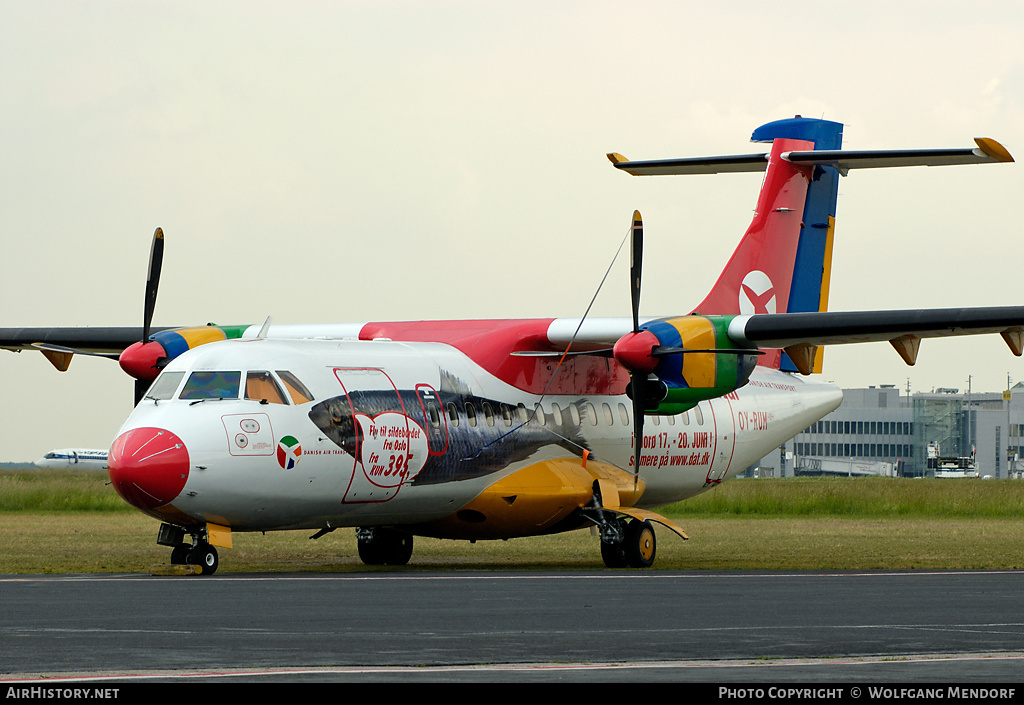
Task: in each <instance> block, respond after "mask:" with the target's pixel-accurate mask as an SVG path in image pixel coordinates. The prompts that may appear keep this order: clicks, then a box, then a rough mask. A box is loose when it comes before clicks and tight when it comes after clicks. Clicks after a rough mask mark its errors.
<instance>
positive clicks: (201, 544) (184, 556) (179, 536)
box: [156, 524, 220, 575]
mask: <svg viewBox="0 0 1024 705" xmlns="http://www.w3.org/2000/svg"><path fill="white" fill-rule="evenodd" d="M156 542H157V543H158V544H160V545H161V546H171V547H172V548H171V565H194V566H197V567H199V568H201V574H202V575H213V574H214V573H216V572H217V566H219V565H220V558H219V557H218V555H217V549H216V548H214V547H213V546H211V545H210V544H209V543H208V542H207V541H206V530H205V529H197V530H195V531H193V532H192V543H191V544H188V543H185V530H184V529H182V528H181V527H180V526H173V525H171V524H161V525H160V532H159V533H158V534H157V539H156Z"/></svg>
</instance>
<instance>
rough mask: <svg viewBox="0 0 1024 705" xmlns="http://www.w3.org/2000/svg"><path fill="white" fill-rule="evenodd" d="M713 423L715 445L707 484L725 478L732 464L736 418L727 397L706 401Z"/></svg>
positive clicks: (715, 482)
mask: <svg viewBox="0 0 1024 705" xmlns="http://www.w3.org/2000/svg"><path fill="white" fill-rule="evenodd" d="M708 408H709V409H710V410H711V417H712V419H713V420H714V424H715V433H714V438H715V447H714V449H713V451H712V454H711V467H709V468H708V476H707V479H706V480H705V482H706V483H707V484H717V483H719V482H721V481H722V480H723V479H725V474H726V473H727V472H729V466H730V465H732V456H733V451H735V450H736V420H735V418H734V416H733V411H732V403H731V402H730V401H729V399H712V400H711V401H709V402H708Z"/></svg>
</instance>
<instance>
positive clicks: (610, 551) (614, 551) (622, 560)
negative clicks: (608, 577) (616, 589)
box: [601, 541, 629, 568]
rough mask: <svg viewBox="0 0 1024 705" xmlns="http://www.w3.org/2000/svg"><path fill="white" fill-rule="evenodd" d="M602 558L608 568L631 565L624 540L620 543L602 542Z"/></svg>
mask: <svg viewBox="0 0 1024 705" xmlns="http://www.w3.org/2000/svg"><path fill="white" fill-rule="evenodd" d="M601 558H602V559H603V560H604V564H605V566H606V567H608V568H625V567H626V566H628V565H629V560H627V558H626V547H625V545H624V542H623V541H619V542H618V543H605V542H604V541H602V542H601Z"/></svg>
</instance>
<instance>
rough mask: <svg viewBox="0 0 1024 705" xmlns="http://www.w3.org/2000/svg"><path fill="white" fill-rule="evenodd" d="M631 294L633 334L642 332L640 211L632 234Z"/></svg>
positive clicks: (642, 229)
mask: <svg viewBox="0 0 1024 705" xmlns="http://www.w3.org/2000/svg"><path fill="white" fill-rule="evenodd" d="M630 235H631V237H630V240H631V248H630V257H629V294H630V298H631V300H632V304H633V332H634V333H636V332H637V331H639V330H640V279H641V275H642V270H643V260H644V223H643V220H642V219H641V218H640V211H633V228H632V231H631V233H630Z"/></svg>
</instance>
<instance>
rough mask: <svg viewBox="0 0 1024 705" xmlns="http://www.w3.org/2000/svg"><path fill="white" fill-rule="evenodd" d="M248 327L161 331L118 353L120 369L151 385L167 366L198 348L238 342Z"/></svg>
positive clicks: (211, 326) (205, 327)
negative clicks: (221, 341) (220, 341)
mask: <svg viewBox="0 0 1024 705" xmlns="http://www.w3.org/2000/svg"><path fill="white" fill-rule="evenodd" d="M247 327H248V326H214V325H208V326H198V327H196V328H175V329H173V330H163V331H160V332H159V333H154V334H153V335H151V336H149V340H147V341H140V342H138V343H135V344H134V345H131V346H129V347H128V348H126V349H125V350H124V352H122V353H121V356H120V357H119V358H118V362H119V363H120V364H121V369H123V370H124V371H125V372H127V373H128V374H130V375H131V376H132V377H134V378H135V379H139V380H144V381H148V382H152V381H153V380H154V379H156V377H157V375H158V374H160V370H162V369H163V368H164V367H165V366H166V365H167V363H168V362H170V361H171V360H173V359H174V358H176V357H178V355H181V354H182V353H183V352H185V351H187V350H191V349H192V348H194V347H198V346H199V345H204V344H206V343H213V342H216V341H218V340H227V339H228V338H240V337H241V336H242V333H243V332H244V331H245V329H246V328H247Z"/></svg>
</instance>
